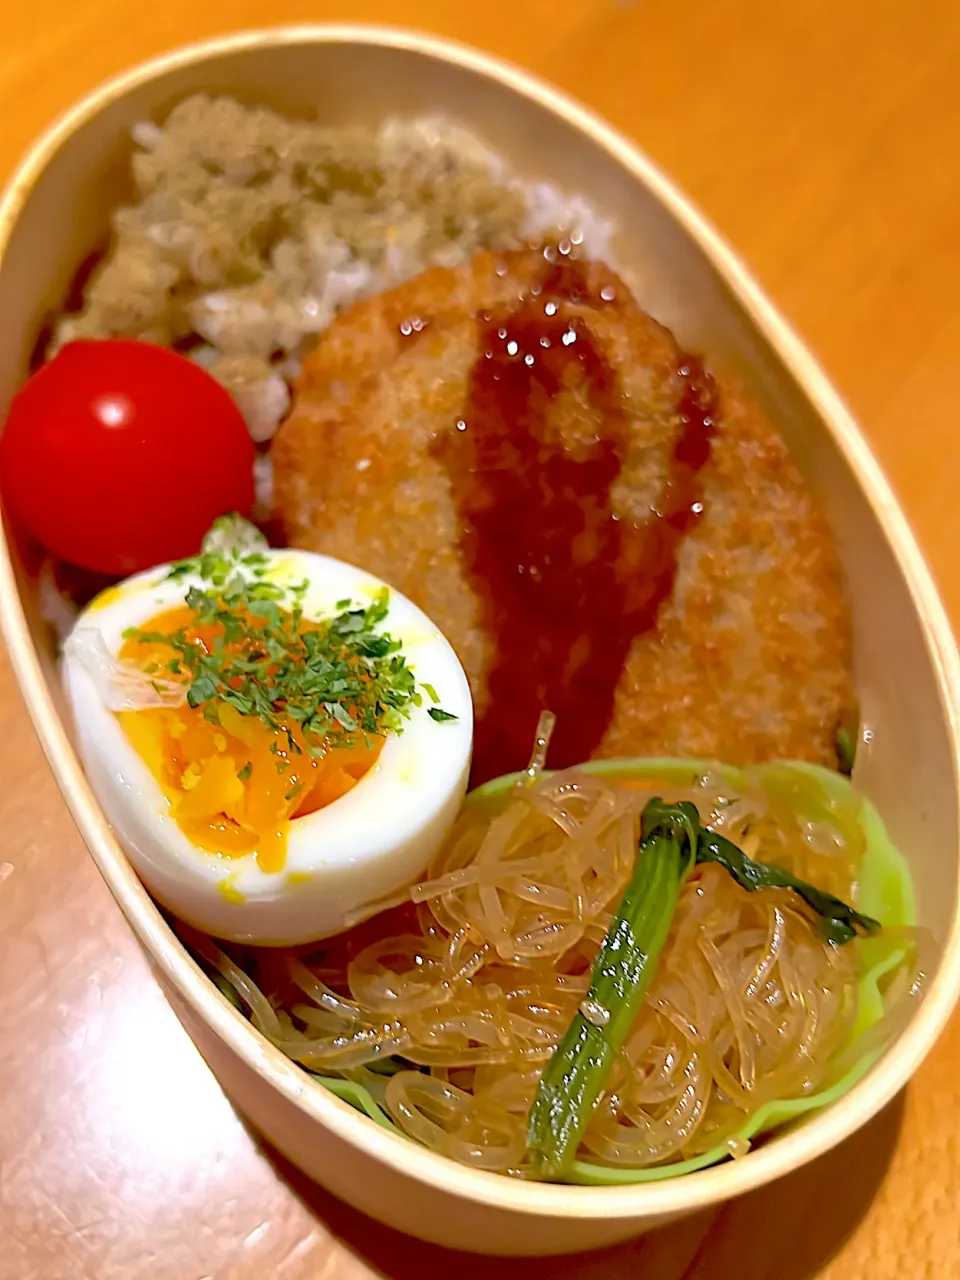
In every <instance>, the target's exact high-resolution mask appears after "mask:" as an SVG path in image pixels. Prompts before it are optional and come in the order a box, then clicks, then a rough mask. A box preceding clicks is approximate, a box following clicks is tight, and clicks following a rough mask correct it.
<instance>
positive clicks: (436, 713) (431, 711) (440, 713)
mask: <svg viewBox="0 0 960 1280" xmlns="http://www.w3.org/2000/svg"><path fill="white" fill-rule="evenodd" d="M427 715H428V716H429V717H430V719H431V720H436V722H437V724H442V723H443V722H444V720H459V718H460V717H459V716H455V715H454V714H453V712H452V711H444V710H443V708H442V707H427Z"/></svg>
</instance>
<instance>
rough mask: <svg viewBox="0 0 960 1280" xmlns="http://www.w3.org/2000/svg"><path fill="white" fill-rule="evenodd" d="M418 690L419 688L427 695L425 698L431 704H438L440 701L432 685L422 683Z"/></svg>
mask: <svg viewBox="0 0 960 1280" xmlns="http://www.w3.org/2000/svg"><path fill="white" fill-rule="evenodd" d="M420 688H421V689H422V690H423V692H424V693H425V694H426V695H427V697H428V698H429V699H430V701H431V702H439V701H440V698H439V695H438V694H437V691H436V689H435V688H434V687H433V685H432V684H427V683H426V682H424V683H423V684H422V685H421V686H420Z"/></svg>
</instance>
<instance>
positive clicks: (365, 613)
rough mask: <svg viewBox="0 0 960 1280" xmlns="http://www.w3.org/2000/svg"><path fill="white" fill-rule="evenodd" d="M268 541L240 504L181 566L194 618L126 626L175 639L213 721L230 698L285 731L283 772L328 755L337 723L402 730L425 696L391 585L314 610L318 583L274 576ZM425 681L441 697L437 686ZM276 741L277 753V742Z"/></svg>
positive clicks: (176, 662)
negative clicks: (295, 760)
mask: <svg viewBox="0 0 960 1280" xmlns="http://www.w3.org/2000/svg"><path fill="white" fill-rule="evenodd" d="M266 547H267V543H266V540H265V539H264V538H263V536H262V535H261V534H260V533H259V531H258V530H256V529H255V528H254V527H253V526H252V525H250V524H248V523H247V522H246V521H245V520H242V519H240V517H239V516H225V517H223V518H222V519H221V520H218V521H217V522H216V524H215V525H214V526H213V528H212V529H211V531H210V533H209V534H208V535H207V537H206V538H205V539H204V541H203V546H202V549H201V551H200V554H199V555H198V556H194V557H193V558H192V559H190V560H183V561H181V562H179V563H178V564H176V565H174V566H173V568H172V570H171V572H170V577H172V578H174V579H178V578H186V577H189V578H191V579H197V580H198V581H193V582H191V585H190V586H189V587H188V588H187V590H186V592H185V597H184V599H185V603H186V605H187V607H188V608H189V609H190V610H191V611H192V613H193V615H194V616H193V617H192V619H191V621H190V623H189V626H186V627H183V628H181V629H179V630H177V631H173V632H171V633H165V632H156V631H150V630H138V629H136V628H131V629H130V630H128V631H127V632H125V633H124V635H125V638H126V639H133V640H138V641H140V642H141V643H152V644H162V645H165V646H167V647H168V648H170V649H172V650H173V657H172V658H171V659H170V661H168V662H167V664H166V667H165V670H166V671H168V672H170V673H171V674H173V675H178V676H180V678H181V679H183V680H184V681H185V682H186V683H187V694H186V696H187V703H188V704H189V706H191V707H200V708H202V710H203V715H204V717H205V718H206V719H207V720H208V721H210V722H211V723H213V724H217V723H219V722H220V720H219V708H220V707H222V706H224V705H227V706H230V707H232V708H234V710H236V711H238V712H239V713H240V714H241V715H244V716H256V717H258V718H259V719H260V720H262V721H263V723H264V724H265V725H266V726H267V727H268V728H269V729H272V730H273V731H274V732H275V733H277V734H280V735H285V738H286V742H285V744H284V743H283V739H282V738H281V744H282V745H284V746H285V751H284V752H281V759H280V760H278V763H277V771H278V773H282V772H283V771H284V770H285V769H286V767H287V765H286V760H285V759H284V758H283V757H284V756H286V755H289V754H296V755H301V754H303V751H304V750H306V752H307V753H308V754H309V755H311V756H319V755H322V754H323V753H324V751H325V750H326V746H327V743H328V739H329V737H330V735H331V734H333V735H335V736H336V740H337V743H338V745H343V746H350V745H353V741H354V736H353V735H356V734H362V735H363V739H364V741H367V742H369V740H370V737H371V735H381V736H382V735H383V734H386V733H401V732H402V730H403V723H404V721H405V720H406V719H408V718H409V716H410V710H411V707H415V706H420V705H421V703H422V697H421V694H420V691H419V689H418V687H417V682H416V679H415V677H414V674H413V672H412V671H411V670H410V668H409V667H408V666H407V663H406V659H405V657H404V656H403V654H402V653H401V652H400V641H399V640H396V639H394V637H392V636H391V635H389V634H388V633H387V632H385V631H383V630H381V624H382V623H383V622H384V621H385V620H386V618H387V615H388V613H389V608H390V603H389V601H390V596H389V592H388V591H387V589H386V588H383V589H382V590H381V591H379V592H377V594H376V595H375V596H374V598H373V599H372V600H371V601H370V602H369V604H368V605H367V606H366V608H363V607H358V606H354V605H352V603H351V601H350V599H349V598H346V599H343V600H339V601H338V602H337V613H336V614H335V615H334V616H333V617H332V618H327V619H323V620H320V621H312V620H311V621H305V620H304V616H303V600H304V597H305V595H306V593H307V590H308V588H309V583H308V582H307V581H302V582H298V583H295V584H293V585H288V584H283V585H281V584H280V583H277V582H275V581H271V580H270V579H269V577H268V572H269V568H270V559H269V557H268V556H267V555H266V554H265V552H266ZM198 633H199V634H201V635H202V636H203V642H202V643H198V642H197V636H198ZM153 669H154V670H155V669H157V664H156V663H154V664H153ZM425 689H426V692H427V694H428V696H429V697H430V698H431V700H432V701H434V702H436V701H437V695H436V690H435V689H433V687H432V686H425ZM429 714H430V716H431V717H432V719H434V720H435V721H438V722H440V721H444V720H455V719H456V716H454V715H452V714H451V713H450V712H447V711H443V710H441V709H440V708H438V707H431V708H430V709H429ZM294 729H295V730H297V734H296V737H294V734H293V730H294ZM270 749H271V750H272V751H273V752H274V754H276V753H277V744H276V742H273V743H271V748H270ZM239 776H241V777H244V776H249V775H248V774H247V775H244V774H243V773H242V771H241V774H240V775H239Z"/></svg>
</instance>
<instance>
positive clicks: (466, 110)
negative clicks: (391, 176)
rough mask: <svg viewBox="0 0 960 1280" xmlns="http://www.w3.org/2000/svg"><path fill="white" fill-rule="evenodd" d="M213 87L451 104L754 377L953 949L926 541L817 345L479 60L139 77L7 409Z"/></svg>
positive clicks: (646, 294)
mask: <svg viewBox="0 0 960 1280" xmlns="http://www.w3.org/2000/svg"><path fill="white" fill-rule="evenodd" d="M198 89H206V90H209V91H213V92H221V93H231V94H234V95H236V96H237V97H239V98H241V99H243V100H245V101H247V102H251V103H264V104H266V105H269V106H271V107H274V108H276V109H278V110H280V111H284V112H289V113H292V114H296V115H300V114H311V115H312V114H314V113H320V114H321V115H322V117H323V118H325V119H327V120H329V121H331V122H348V121H350V122H358V121H373V120H376V119H377V118H379V117H381V116H382V115H384V114H387V113H403V112H409V113H414V112H416V113H427V112H436V111H441V110H447V111H452V112H453V113H454V114H455V115H456V117H457V118H458V119H459V120H460V121H461V122H462V123H464V124H466V125H467V126H468V127H470V128H472V129H474V130H475V131H476V132H477V133H478V134H480V135H481V136H482V137H483V138H484V139H485V140H486V141H488V142H489V143H490V144H492V145H493V146H494V147H496V148H498V149H499V150H501V151H502V152H503V153H504V154H505V155H506V157H507V158H508V160H510V161H511V162H512V163H513V165H514V166H515V168H516V169H517V170H519V171H522V172H523V173H524V174H525V175H527V176H530V177H533V178H537V177H542V178H544V179H549V180H550V181H551V182H553V183H555V184H557V185H560V186H563V187H566V188H568V189H572V190H579V191H583V192H585V193H587V194H588V195H589V196H590V198H591V199H592V200H593V201H594V202H595V203H596V204H597V205H598V206H599V207H600V209H601V210H603V211H604V212H605V213H607V214H608V215H610V216H611V217H612V218H613V219H614V220H615V221H616V223H617V224H618V226H619V228H620V235H619V240H618V244H617V252H618V255H619V263H618V265H619V266H620V267H621V269H622V270H623V273H624V274H625V275H626V276H627V278H628V280H629V281H630V283H631V284H632V285H633V287H634V289H635V291H636V293H637V295H638V299H639V301H640V303H641V305H642V306H644V307H645V309H647V310H648V311H650V312H651V313H652V314H653V315H654V316H656V317H657V318H658V319H659V320H661V321H663V322H664V323H665V324H667V325H668V326H669V327H671V328H672V329H673V330H674V331H675V332H676V334H677V336H678V338H679V340H680V341H681V343H682V344H683V346H684V347H685V348H686V349H688V350H693V351H696V352H703V353H705V355H706V356H707V358H708V360H710V361H712V362H713V363H714V364H717V365H720V366H725V367H727V368H728V369H730V370H731V371H733V372H736V373H739V374H740V375H741V376H742V377H744V378H745V380H747V381H748V382H749V383H750V384H751V386H752V387H753V388H754V390H755V391H756V392H758V393H759V395H760V396H761V398H762V399H763V400H764V401H765V402H766V405H767V408H768V410H769V411H770V412H771V416H772V417H773V419H774V421H775V422H776V423H777V424H778V425H779V426H780V428H781V430H782V431H783V433H784V435H785V437H786V438H787V442H788V444H789V445H790V448H791V450H792V451H793V454H794V456H795V458H796V460H797V462H798V463H799V465H800V467H801V469H802V470H803V472H804V473H805V475H806V477H807V480H808V482H809V483H810V485H811V487H812V488H813V490H814V491H815V493H816V494H817V495H818V496H819V498H820V500H821V502H822V503H823V505H824V507H825V509H826V511H827V514H828V517H829V519H830V522H831V525H832V528H833V531H834V534H835V537H836V539H837V543H838V546H839V551H840V556H841V560H842V563H843V566H844V570H845V573H846V578H847V587H848V592H849V598H850V602H851V606H852V611H853V619H854V632H855V666H856V683H857V692H858V695H859V698H860V702H861V708H862V715H863V724H864V727H865V729H866V730H867V732H868V734H869V741H867V742H863V743H861V745H860V749H859V754H858V761H857V767H856V773H855V779H856V781H857V783H858V785H859V786H860V787H861V788H862V789H863V790H864V791H865V792H866V794H867V795H868V796H869V797H870V798H871V799H872V800H873V801H874V802H875V803H876V805H877V806H878V808H879V809H880V811H881V813H882V815H883V817H884V819H885V820H886V822H887V824H888V828H889V830H890V833H891V835H892V836H893V838H894V840H895V841H896V842H897V843H898V844H899V846H900V847H901V849H902V850H903V851H904V852H905V853H906V855H907V856H908V858H909V861H910V863H911V866H912V868H913V874H914V878H915V883H916V889H917V901H918V910H919V917H920V921H921V922H922V923H923V924H925V925H926V926H928V927H929V928H930V929H931V930H932V931H933V933H934V935H935V937H936V940H937V947H938V956H939V955H940V954H941V952H942V946H943V943H944V941H945V939H946V937H947V935H948V933H949V930H950V927H951V922H952V919H953V916H954V912H955V900H956V895H957V868H958V860H957V846H958V830H957V780H956V777H955V759H954V746H953V731H952V727H951V724H950V719H949V715H950V713H949V709H948V707H947V706H946V704H945V700H944V698H943V697H942V692H941V687H940V679H939V677H938V663H939V659H938V656H937V644H938V643H940V644H943V643H944V638H943V633H944V630H945V627H944V623H943V621H942V617H941V615H940V613H939V611H936V610H935V611H934V615H933V616H932V617H926V618H925V617H923V616H922V615H923V613H924V610H925V607H926V606H925V604H924V594H923V591H921V592H920V595H919V597H915V595H914V592H913V591H912V589H911V586H910V585H909V581H908V580H909V578H910V576H911V573H912V571H913V567H914V559H913V557H914V553H913V550H912V547H911V545H910V544H909V541H907V542H905V543H903V544H902V545H901V546H899V547H898V548H897V549H896V550H895V549H894V547H893V545H892V543H891V541H890V539H889V537H888V533H889V532H890V531H891V530H892V537H893V540H894V541H897V540H898V539H899V538H900V536H901V530H900V519H899V515H898V513H897V512H896V511H895V510H885V503H886V501H887V500H886V498H885V497H884V493H885V491H881V493H880V494H879V495H877V494H876V493H871V492H870V490H871V488H872V482H873V474H874V472H873V464H872V462H871V461H870V459H869V456H868V455H867V454H866V452H865V451H864V450H863V448H862V446H861V445H860V444H859V442H858V440H857V439H856V437H855V436H851V437H849V438H847V437H846V435H845V432H846V429H847V428H846V420H845V418H844V417H843V415H842V413H841V414H840V415H839V418H838V417H836V416H835V415H834V423H835V426H834V431H835V432H839V436H840V437H843V438H835V434H834V432H832V431H831V429H830V428H828V426H827V425H825V418H824V417H823V416H821V412H820V411H819V409H818V406H816V405H815V404H814V403H812V399H813V398H817V397H819V396H820V395H821V394H822V395H823V397H824V404H825V405H826V406H827V416H831V413H832V409H831V402H830V392H829V388H827V387H825V386H824V387H822V388H821V384H820V377H819V374H818V373H817V371H816V369H815V368H813V367H812V366H811V367H810V368H809V369H808V368H807V367H806V357H805V355H804V353H803V352H802V351H798V352H796V353H789V358H790V360H791V363H793V364H794V366H795V369H799V371H800V373H801V376H802V378H803V380H804V381H805V382H806V384H807V387H808V389H809V390H811V391H812V393H813V395H812V397H808V395H807V394H805V392H804V391H801V390H800V389H799V387H798V383H797V381H796V380H795V377H794V376H793V373H792V372H791V371H790V370H788V369H787V368H786V367H785V364H784V363H783V362H782V361H781V359H780V357H779V356H778V355H776V354H775V353H774V351H773V349H772V347H771V346H770V345H769V343H768V341H767V340H766V338H765V337H764V336H763V333H762V323H761V325H760V326H758V325H757V324H755V323H754V321H753V320H752V319H751V318H750V317H749V316H748V315H747V314H746V311H745V310H744V309H743V308H742V306H741V303H740V300H739V299H738V297H737V296H736V292H735V290H733V289H731V288H730V287H729V286H728V285H727V284H726V283H724V281H723V280H722V279H721V278H720V276H719V275H718V274H717V272H716V271H715V270H714V268H713V267H712V266H711V264H710V263H709V261H708V260H707V258H706V256H705V255H704V254H703V253H702V252H701V250H700V249H699V248H698V247H697V245H696V244H695V243H694V241H693V240H692V239H691V238H690V237H689V236H688V234H687V232H686V231H685V230H684V229H683V227H682V225H681V224H680V223H679V222H678V221H676V220H675V218H674V217H673V216H672V215H671V213H670V212H669V211H668V209H667V208H666V207H665V205H664V204H663V203H661V202H660V201H659V200H658V199H657V198H656V197H655V196H654V195H652V194H650V193H649V192H647V191H645V190H644V189H643V187H642V186H640V185H639V184H638V183H637V181H636V178H635V177H634V176H633V175H631V173H630V172H629V170H628V169H627V168H626V167H624V165H623V164H621V163H620V162H619V161H618V159H617V158H616V156H615V155H614V154H612V153H611V152H608V151H606V150H604V149H603V148H602V147H600V146H597V145H596V143H595V142H594V141H593V140H591V139H590V138H589V137H587V136H586V135H585V134H584V133H582V132H580V131H578V130H577V129H575V128H573V127H572V126H571V125H570V124H569V123H567V122H566V121H565V120H564V119H563V118H561V117H560V116H558V115H554V114H552V113H550V112H549V111H547V110H546V109H545V108H544V107H543V106H540V105H539V104H537V103H535V102H533V101H531V100H529V99H526V98H524V97H522V96H520V95H513V94H510V93H506V92H504V90H503V87H502V86H501V85H499V84H497V83H495V82H494V81H492V80H490V79H487V78H484V76H482V75H481V74H479V73H477V72H475V71H474V70H472V69H470V68H469V67H465V66H456V65H452V64H448V63H444V62H443V61H441V60H439V59H437V58H434V57H430V56H427V55H424V54H421V53H418V52H417V51H415V50H413V49H409V48H408V49H396V48H393V49H391V48H377V47H375V46H370V45H364V44H359V43H349V42H348V43H335V44H327V45H323V44H319V45H309V44H302V45H299V46H297V45H292V46H291V45H277V46H276V47H274V48H272V49H262V48H261V49H259V50H256V51H254V50H249V49H248V50H244V49H240V50H235V51H234V52H232V53H230V54H228V55H223V56H220V57H219V58H218V59H217V60H216V61H213V62H206V63H204V65H203V67H202V68H199V69H197V68H192V67H190V66H181V67H179V68H177V69H173V70H171V71H170V72H169V73H168V74H166V75H164V76H161V77H158V78H154V79H152V80H150V81H149V82H147V83H142V84H140V85H139V86H137V87H135V88H134V89H133V91H131V92H129V93H126V94H124V95H123V96H120V97H118V98H116V99H115V100H114V101H113V102H112V103H111V104H110V105H109V106H108V107H107V108H106V110H104V111H102V112H101V113H100V114H99V115H97V116H95V117H94V118H92V119H90V120H88V121H86V123H84V124H82V126H81V127H80V128H79V129H78V130H77V131H75V132H74V133H73V134H72V135H71V136H70V137H69V139H68V140H67V141H66V143H65V145H64V146H63V147H62V149H61V150H60V151H59V152H58V153H57V154H56V155H55V156H54V158H53V159H52V161H51V162H50V163H49V165H48V167H47V168H46V169H45V170H44V172H43V173H42V174H41V176H40V177H39V180H38V181H37V182H36V184H35V186H34V187H33V189H32V190H31V191H29V193H27V195H26V202H25V205H24V207H23V209H22V211H21V214H20V217H19V219H18V220H17V222H16V226H15V229H14V232H13V235H12V238H11V240H10V242H9V246H8V248H7V251H6V255H5V257H4V259H3V262H2V264H0V314H2V317H3V341H2V344H0V405H2V406H6V404H8V403H9V399H10V397H11V395H12V394H13V393H14V391H15V390H16V388H17V387H18V385H19V384H20V383H21V382H22V380H23V379H24V377H25V376H26V372H27V367H28V362H29V359H30V355H31V351H32V349H33V347H34V345H35V343H36V340H37V337H38V334H39V333H40V332H41V330H42V329H43V327H44V325H45V323H46V321H47V318H48V317H49V315H50V313H51V312H52V311H55V310H56V309H57V308H58V306H59V305H61V304H62V301H63V299H64V297H65V296H66V294H67V291H68V289H69V286H70V282H71V279H72V277H73V276H74V274H75V272H76V270H77V267H78V265H79V264H80V263H81V262H82V261H83V259H84V258H85V257H86V256H87V255H88V254H89V253H90V252H91V251H92V250H94V249H95V248H97V246H99V245H102V243H103V241H104V239H105V237H106V235H107V232H108V217H109V211H110V209H111V207H113V206H115V205H116V204H118V203H120V202H122V201H123V200H124V198H125V196H126V195H127V194H128V181H127V168H128V159H129V155H130V151H131V143H130V141H129V130H130V127H131V126H132V125H133V124H135V123H136V122H137V121H139V120H142V119H145V118H162V117H163V115H164V114H165V112H166V111H167V110H168V109H169V108H170V107H171V106H172V105H173V104H174V103H175V102H176V101H177V100H178V99H180V98H181V97H182V96H184V95H185V94H187V93H189V92H193V91H196V90H198ZM641 141H642V140H641ZM681 216H682V215H681ZM885 525H887V526H888V527H887V529H885V527H884V526H885ZM13 554H14V560H15V563H16V566H17V571H18V581H19V584H20V591H21V595H22V600H23V605H24V609H25V612H26V616H27V619H28V623H29V626H30V628H31V631H32V635H33V638H34V642H35V644H36V646H37V649H38V651H39V653H40V655H41V659H42V665H43V670H44V672H45V675H46V679H47V680H48V682H49V684H50V688H51V693H52V694H53V697H54V700H55V702H56V704H57V706H58V707H61V706H62V702H61V700H60V696H59V691H58V689H57V682H56V672H55V664H54V657H53V647H52V640H51V637H50V635H49V633H48V630H47V628H46V627H45V626H44V624H43V623H42V622H41V621H40V619H39V613H38V608H37V601H36V588H35V584H34V580H33V578H32V576H31V574H30V572H29V570H28V569H27V568H25V567H24V564H23V560H22V557H21V556H20V555H19V553H18V551H17V549H16V548H14V549H13ZM921 574H922V570H921Z"/></svg>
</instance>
